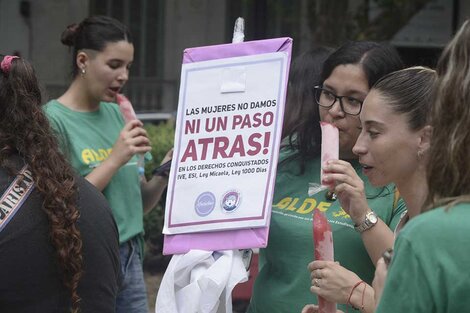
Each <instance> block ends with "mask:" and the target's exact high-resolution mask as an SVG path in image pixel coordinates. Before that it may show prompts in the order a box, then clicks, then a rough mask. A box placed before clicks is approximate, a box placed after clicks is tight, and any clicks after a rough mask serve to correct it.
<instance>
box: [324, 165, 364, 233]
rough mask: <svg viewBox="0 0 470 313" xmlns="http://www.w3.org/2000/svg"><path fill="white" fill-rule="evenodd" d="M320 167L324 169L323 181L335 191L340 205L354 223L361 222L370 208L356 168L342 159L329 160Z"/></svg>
mask: <svg viewBox="0 0 470 313" xmlns="http://www.w3.org/2000/svg"><path fill="white" fill-rule="evenodd" d="M322 168H323V170H324V171H325V174H324V176H323V181H324V182H325V183H326V184H328V185H329V186H330V187H329V188H330V190H332V191H334V192H335V193H336V195H337V197H338V200H339V201H340V203H341V207H342V208H343V209H344V210H345V211H346V213H348V214H349V215H350V216H351V219H352V220H353V221H354V223H355V224H360V223H362V221H364V218H365V215H366V214H367V213H368V212H370V211H371V210H370V208H369V205H368V204H367V199H366V195H365V188H364V182H363V181H362V179H361V178H360V177H359V176H358V175H357V172H356V170H355V169H354V168H353V167H352V165H351V164H350V163H349V162H347V161H343V160H329V161H328V162H327V163H326V164H323V166H322Z"/></svg>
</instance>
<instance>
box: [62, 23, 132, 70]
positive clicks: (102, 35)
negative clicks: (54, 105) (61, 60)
mask: <svg viewBox="0 0 470 313" xmlns="http://www.w3.org/2000/svg"><path fill="white" fill-rule="evenodd" d="M60 40H61V42H62V43H63V44H64V45H66V46H69V47H72V48H73V57H72V75H73V77H75V76H76V75H77V74H78V66H77V63H76V59H77V54H78V52H79V51H80V50H83V49H90V50H95V51H103V50H104V49H105V47H106V45H107V44H108V43H111V42H118V41H121V40H124V41H127V42H129V43H132V36H131V33H130V31H129V28H127V26H126V25H124V24H123V23H121V22H119V21H118V20H116V19H114V18H112V17H109V16H103V15H96V16H91V17H88V18H86V19H84V20H83V21H82V22H81V23H80V24H71V25H69V26H67V28H66V29H65V30H64V31H63V32H62V36H61V38H60Z"/></svg>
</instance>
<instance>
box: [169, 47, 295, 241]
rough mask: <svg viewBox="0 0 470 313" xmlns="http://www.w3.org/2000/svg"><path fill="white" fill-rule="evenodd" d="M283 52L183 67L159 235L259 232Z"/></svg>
mask: <svg viewBox="0 0 470 313" xmlns="http://www.w3.org/2000/svg"><path fill="white" fill-rule="evenodd" d="M287 72H288V54H287V53H286V52H274V53H267V54H257V55H252V56H244V57H234V58H225V59H218V60H211V61H204V62H196V63H187V64H183V67H182V74H181V86H180V94H179V104H178V115H177V122H176V134H175V146H174V154H173V155H174V157H173V161H172V167H171V172H170V180H169V185H168V193H167V201H166V210H165V225H164V230H163V232H164V233H165V234H181V233H192V232H201V231H215V230H229V229H243V228H253V227H264V226H266V225H267V223H268V221H269V215H270V213H271V201H272V193H273V189H274V182H275V172H276V166H277V159H278V153H279V143H280V136H281V128H282V119H283V114H284V95H285V86H286V80H287Z"/></svg>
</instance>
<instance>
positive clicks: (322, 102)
mask: <svg viewBox="0 0 470 313" xmlns="http://www.w3.org/2000/svg"><path fill="white" fill-rule="evenodd" d="M313 89H314V90H315V102H316V103H317V104H318V105H319V106H321V107H323V108H327V109H329V108H331V107H332V106H333V104H335V102H336V101H339V105H340V107H341V110H342V111H343V112H344V113H346V114H349V115H359V113H361V109H362V103H363V102H364V101H361V100H359V99H356V98H354V97H350V96H337V95H335V94H334V93H333V92H331V91H329V90H328V89H324V88H322V87H321V86H315V87H313Z"/></svg>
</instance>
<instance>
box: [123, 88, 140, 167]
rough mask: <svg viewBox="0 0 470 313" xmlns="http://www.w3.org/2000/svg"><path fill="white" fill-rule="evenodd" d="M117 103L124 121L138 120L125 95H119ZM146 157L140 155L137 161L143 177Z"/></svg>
mask: <svg viewBox="0 0 470 313" xmlns="http://www.w3.org/2000/svg"><path fill="white" fill-rule="evenodd" d="M116 101H117V103H118V104H119V110H120V111H121V114H122V116H123V117H124V121H125V122H126V124H127V123H129V122H130V121H133V120H137V115H136V114H135V111H134V108H133V107H132V103H131V102H130V101H129V99H127V97H126V96H124V95H123V94H118V95H117V96H116ZM144 166H145V157H144V155H143V154H140V155H139V157H138V159H137V168H138V170H139V175H140V176H143V175H144V173H145V167H144Z"/></svg>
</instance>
